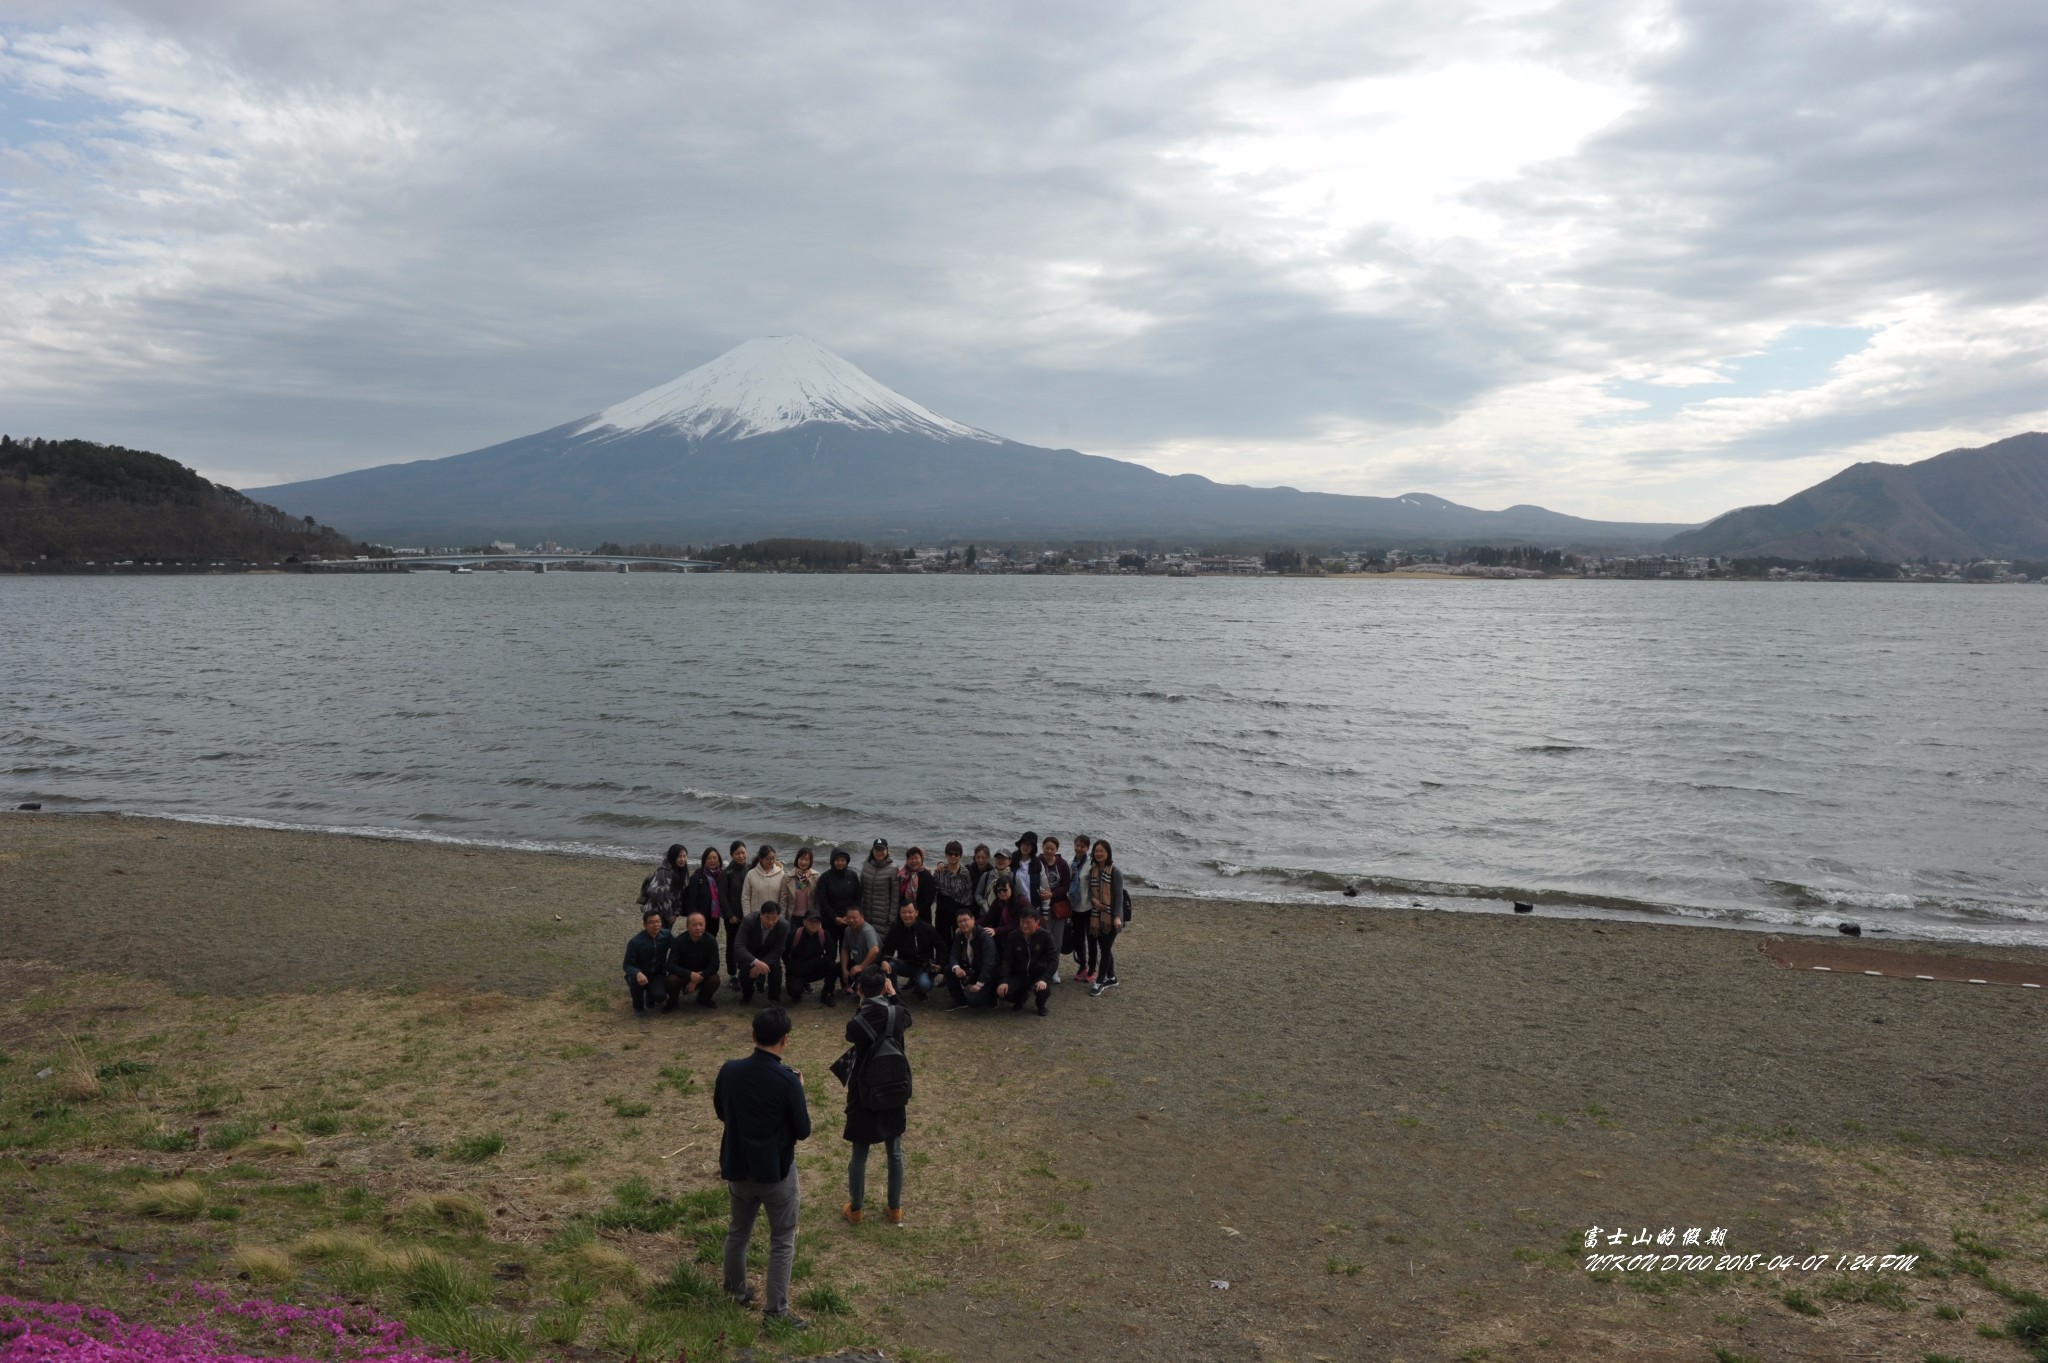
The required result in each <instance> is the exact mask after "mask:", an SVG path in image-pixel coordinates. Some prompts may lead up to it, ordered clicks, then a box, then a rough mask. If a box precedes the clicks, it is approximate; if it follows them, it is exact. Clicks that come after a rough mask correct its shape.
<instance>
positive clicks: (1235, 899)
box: [0, 808, 2048, 950]
mask: <svg viewBox="0 0 2048 1363" xmlns="http://www.w3.org/2000/svg"><path fill="white" fill-rule="evenodd" d="M9 817H14V818H29V819H134V820H140V821H147V822H162V823H170V824H177V825H181V826H188V827H200V828H243V829H251V830H255V831H261V832H276V833H287V834H304V835H307V836H312V837H323V838H350V839H360V840H364V841H369V842H389V843H400V844H411V845H418V846H427V847H447V848H452V849H456V850H459V851H477V852H507V853H518V854H521V855H531V856H543V857H567V858H588V859H590V860H593V861H602V862H612V863H620V864H630V865H634V866H646V865H651V864H652V862H653V860H654V859H655V857H656V856H657V853H655V852H654V851H652V850H650V849H644V848H625V847H618V846H613V845H608V844H604V843H590V842H578V841H574V840H563V841H551V840H547V839H536V838H510V837H508V838H493V837H481V836H479V837H463V836H458V835H455V834H450V833H441V832H436V831H434V830H432V829H410V828H391V827H386V826H381V825H344V824H301V823H292V822H288V821H285V820H279V819H264V818H260V817H256V816H244V815H234V814H168V813H160V812H155V811H144V810H133V809H119V808H116V809H70V810H51V809H42V810H33V811H27V810H19V809H11V808H10V809H6V810H0V822H4V820H5V819H7V818H9ZM816 846H817V847H820V848H822V847H823V846H824V844H823V843H819V844H816ZM1317 874H1326V873H1321V872H1318V873H1317ZM1331 878H1332V879H1336V877H1335V876H1332V877H1331ZM1133 883H1134V886H1135V887H1136V889H1137V890H1138V891H1140V892H1141V893H1140V895H1139V897H1140V899H1141V901H1142V900H1143V899H1152V898H1157V899H1186V900H1191V901H1195V902H1199V903H1214V904H1259V905H1272V906H1292V907H1297V908H1330V909H1358V910H1393V911H1421V912H1431V913H1451V914H1460V915H1465V914H1471V915H1477V916H1481V917H1487V916H1492V917H1499V916H1514V911H1513V909H1512V907H1511V905H1512V904H1513V903H1514V902H1516V901H1518V900H1519V901H1525V902H1530V903H1533V904H1534V905H1535V912H1534V915H1533V916H1535V917H1548V918H1553V919H1561V920H1573V921H1593V922H1603V923H1640V924H1644V925H1646V926H1661V927H1683V928H1707V929H1717V930H1722V931H1733V932H1750V933H1758V934H1763V935H1771V934H1781V935H1786V936H1797V937H1821V938H1829V937H1834V936H1836V935H1838V933H1839V929H1838V928H1837V927H1836V926H1835V924H1836V923H1837V922H1849V923H1854V924H1856V925H1857V926H1858V927H1859V928H1860V929H1861V932H1862V933H1864V934H1869V935H1870V936H1872V937H1874V938H1876V939H1878V940H1882V941H1888V942H1901V943H1916V944H1924V945H1938V946H1951V947H1970V948H1976V947H1982V948H1984V949H1987V950H1995V949H2004V948H2012V949H2018V950H2027V949H2048V923H2033V924H2029V923H2027V922H2026V921H2025V920H2013V922H2014V924H2015V926H2014V927H2013V928H2012V929H2009V930H2008V931H2009V932H2011V933H2013V934H2018V933H2021V932H2025V931H2026V930H2027V929H2028V928H2032V929H2034V930H2035V931H2036V933H2037V934H2038V935H2039V936H2040V937H2041V938H2042V940H2040V941H2038V942H2028V941H2017V940H2010V939H2004V940H2001V939H1997V938H1991V939H1987V938H1985V937H1983V936H1976V935H1970V930H1969V929H1956V930H1948V931H1944V930H1943V929H1941V928H1940V927H1937V926H1934V925H1928V924H1905V925H1893V924H1890V923H1886V922H1882V921H1876V922H1873V921H1872V920H1871V919H1870V918H1869V917H1867V916H1859V914H1858V912H1857V910H1858V907H1859V906H1856V905H1847V906H1843V907H1841V908H1839V909H1837V910H1835V911H1834V912H1833V913H1831V914H1830V915H1829V918H1828V919H1827V920H1823V921H1812V922H1809V921H1800V920H1797V919H1792V918H1790V917H1784V916H1781V917H1772V916H1770V915H1771V911H1770V910H1767V909H1763V908H1755V909H1750V910H1731V909H1721V908H1711V907H1707V906H1703V905H1689V904H1653V903H1648V902H1644V901H1638V900H1628V899H1626V898H1624V897H1622V896H1616V895H1600V894H1586V895H1574V894H1571V893H1570V892H1568V891H1555V890H1541V889H1528V888H1520V887H1513V886H1477V885H1473V886H1469V887H1468V886H1457V885H1446V884H1445V883H1443V882H1419V881H1403V880H1398V879H1391V878H1376V877H1372V876H1360V877H1358V878H1357V879H1356V880H1354V881H1353V882H1352V884H1353V885H1355V886H1356V887H1357V889H1358V891H1359V893H1358V894H1357V895H1355V896H1351V895H1346V894H1345V893H1344V892H1343V890H1342V889H1341V888H1327V889H1315V890H1300V891H1295V892H1293V893H1292V894H1289V893H1287V892H1284V891H1276V892H1273V893H1268V894H1259V893H1246V892H1244V891H1217V890H1193V889H1169V888H1164V887H1160V886H1155V885H1151V884H1148V883H1146V882H1145V881H1144V880H1143V879H1142V878H1137V879H1134V882H1133ZM1873 893H1874V892H1873ZM1779 912H1780V913H1781V914H1782V912H1783V911H1779ZM1864 912H1865V914H1867V913H1868V912H1870V910H1868V909H1866V910H1864ZM1745 915H1746V916H1745ZM1523 916H1530V915H1523ZM1985 931H1992V932H1996V931H1998V930H1997V929H1995V928H1987V929H1985ZM1841 935H1844V936H1847V935H1848V934H1841Z"/></svg>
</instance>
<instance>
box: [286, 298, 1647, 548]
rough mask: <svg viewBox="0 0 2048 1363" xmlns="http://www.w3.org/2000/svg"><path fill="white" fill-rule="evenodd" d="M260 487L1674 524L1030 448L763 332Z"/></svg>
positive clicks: (481, 521)
mask: <svg viewBox="0 0 2048 1363" xmlns="http://www.w3.org/2000/svg"><path fill="white" fill-rule="evenodd" d="M260 491H261V495H262V498H263V500H264V501H266V502H269V503H271V504H272V505H275V506H278V507H282V508H283V509H285V510H286V511H289V512H291V513H293V514H294V515H310V516H313V517H315V518H316V519H318V520H320V521H322V522H325V523H326V524H329V525H335V526H339V527H343V528H345V529H346V530H347V531H348V532H349V533H351V534H354V535H358V536H362V537H364V538H367V539H373V540H378V541H381V542H384V543H388V544H450V543H476V542H478V541H481V540H488V539H492V538H498V537H505V538H511V539H514V540H519V541H522V542H524V541H531V540H538V539H542V538H552V539H557V540H565V541H571V542H594V541H596V540H600V539H614V540H625V541H633V540H640V541H663V542H669V543H685V542H688V543H697V544H708V543H717V542H721V541H738V540H746V539H758V538H762V537H766V536H771V535H807V536H817V537H823V538H831V539H861V540H869V539H876V538H883V537H891V538H900V537H915V538H918V539H943V538H949V537H958V538H970V537H972V538H980V539H997V540H1001V539H1020V540H1024V539H1051V540H1063V539H1131V538H1137V537H1179V538H1191V537H1199V538H1206V539H1218V538H1243V539H1252V538H1268V539H1277V538H1287V537H1300V538H1308V537H1313V538H1316V539H1321V540H1341V541H1345V542H1351V543H1366V542H1370V541H1379V542H1385V543H1388V544H1419V543H1428V542H1436V541H1450V540H1456V541H1461V542H1465V543H1516V542H1530V541H1541V542H1543V543H1546V544H1573V545H1588V546H1591V545H1621V544H1648V543H1651V542H1654V541H1659V540H1662V539H1664V538H1666V537H1667V536H1669V535H1670V534H1672V533H1673V532H1674V531H1678V530H1682V529H1684V528H1686V527H1684V526H1680V525H1654V524H1653V525H1636V524H1624V523H1617V522H1607V521H1591V520H1581V519H1579V518H1578V517H1575V516H1565V515H1560V514H1558V513H1557V512H1553V511H1546V510H1544V509H1543V508H1542V507H1537V506H1516V507H1510V508H1508V509H1507V510H1505V511H1478V510H1474V509H1473V508H1471V507H1464V506H1459V505H1458V504H1456V503H1455V502H1448V501H1445V500H1444V499H1443V498H1441V497H1434V496H1430V495H1428V494H1426V493H1410V494H1408V495H1407V496H1403V497H1349V496H1341V495H1338V494H1334V493H1324V492H1300V491H1297V490H1296V489H1294V488H1287V487H1279V488H1254V487H1243V486H1238V485H1234V484H1229V483H1216V482H1212V481H1211V480H1209V479H1207V478H1203V477H1199V476H1197V475H1194V474H1181V475H1178V476H1169V475H1167V474H1163V473H1159V472H1157V471H1156V470H1153V469H1149V468H1146V467H1144V466H1143V465H1141V464H1132V463H1126V462H1124V461H1122V460H1117V459H1105V458H1102V457H1100V456H1097V455H1089V454H1081V453H1079V452H1078V451H1075V450H1050V449H1042V448H1039V447H1037V446H1034V445H1024V444H1019V443H1018V442H1016V441H1014V440H1006V439H1004V438H1003V437H1001V436H998V435H992V434H990V433H989V432H987V431H983V430H977V429H976V428H974V427H972V426H968V425H965V424H963V423H961V422H958V421H954V420H952V419H950V418H948V417H943V416H940V415H939V414H938V413H936V412H934V411H932V410H930V409H929V408H927V407H924V406H923V405H921V404H919V403H917V402H915V401H912V400H911V399H910V398H907V397H905V396H903V395H902V394H901V393H898V392H896V391H894V390H893V389H891V388H889V387H888V386H887V385H886V384H883V383H881V382H880V381H878V380H876V379H875V378H873V377H872V376H870V375H868V374H866V373H864V372H863V371H862V370H861V369H860V368H858V367H857V366H855V365H853V364H851V363H849V362H848V361H846V360H844V359H842V358H840V357H839V356H838V355H835V354H833V353H832V352H831V351H829V350H827V349H825V348H824V347H823V346H821V345H819V344H817V343H816V342H815V341H811V340H809V339H806V338H804V337H801V336H769V337H757V338H755V339H754V340H751V341H747V342H745V343H743V344H741V345H738V346H736V347H734V348H733V349H731V350H729V351H727V352H726V353H725V354H723V355H720V356H719V357H718V358H717V359H715V360H712V361H711V362H710V363H708V364H704V365H700V366H699V367H698V368H696V369H692V370H691V371H690V372H689V373H687V374H684V375H683V376H682V377H681V378H678V379H675V380H672V381H671V382H669V383H665V384H662V385H661V386H660V387H657V388H650V389H648V390H647V391H646V392H644V393H641V394H639V395H638V396H636V397H630V398H627V399H626V400H625V401H623V402H617V403H614V404H612V405H611V406H609V407H607V408H605V409H604V410H603V411H601V412H596V413H594V414H592V415H590V416H585V417H579V418H577V419H576V420H574V421H569V422H565V423H563V424H562V425H560V426H556V427H554V428H552V429H550V430H545V431H540V432H538V433H536V434H534V435H529V436H523V437H521V438H519V439H517V440H508V441H506V442H504V443H503V444H498V445H492V446H489V447H488V448H485V449H480V450H472V451H470V452H469V453H467V454H457V455H452V456H449V457H447V458H444V459H424V460H420V461H418V462H415V463H409V464H386V465H383V466H381V467H377V468H368V469H360V470H357V471H356V472H353V473H343V474H337V475H336V476H334V477H331V478H318V479H313V480H311V481H308V482H303V483H286V484H282V485H280V486H273V487H265V488H262V489H261V490H260Z"/></svg>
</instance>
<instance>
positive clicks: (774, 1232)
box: [711, 1005, 811, 1330]
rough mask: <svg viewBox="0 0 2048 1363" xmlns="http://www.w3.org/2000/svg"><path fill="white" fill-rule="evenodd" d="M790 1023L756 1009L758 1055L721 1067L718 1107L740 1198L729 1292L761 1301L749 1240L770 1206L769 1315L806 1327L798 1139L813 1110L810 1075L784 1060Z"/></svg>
mask: <svg viewBox="0 0 2048 1363" xmlns="http://www.w3.org/2000/svg"><path fill="white" fill-rule="evenodd" d="M789 1026H790V1023H789V1014H788V1013H787V1012H785V1011H783V1009H782V1008H781V1007H780V1006H779V1005H771V1006H770V1007H767V1008H763V1009H762V1010H761V1011H760V1012H758V1013H756V1014H754V1053H753V1054H752V1055H750V1056H748V1057H747V1058H746V1059H744V1060H728V1061H726V1062H725V1064H723V1065H721V1066H720V1067H719V1070H718V1080H717V1082H716V1083H714V1084H713V1085H712V1086H711V1108H712V1110H713V1111H714V1112H716V1113H717V1114H718V1117H719V1120H720V1121H722V1122H724V1123H725V1136H724V1138H723V1139H722V1140H721V1141H720V1142H719V1145H718V1172H719V1175H720V1176H721V1177H722V1178H724V1179H725V1189H726V1195H727V1197H728V1198H729V1199H730V1200H731V1204H732V1220H731V1223H730V1225H729V1226H728V1228H727V1230H726V1233H725V1292H726V1295H727V1296H729V1297H731V1298H732V1299H733V1300H734V1301H736V1302H738V1303H739V1304H740V1305H742V1306H752V1305H753V1304H754V1293H753V1290H752V1289H751V1288H749V1287H748V1286H747V1241H748V1240H749V1239H751V1238H752V1237H753V1234H754V1217H755V1215H756V1214H757V1213H758V1212H759V1211H760V1210H761V1209H762V1208H763V1207H766V1208H767V1209H768V1273H767V1280H766V1282H765V1283H764V1284H763V1286H764V1288H765V1290H766V1296H767V1299H768V1300H767V1303H766V1312H767V1318H768V1320H769V1321H771V1322H774V1321H780V1322H782V1323H783V1324H784V1325H786V1326H788V1327H790V1328H792V1329H797V1330H802V1329H806V1328H808V1327H809V1324H810V1322H808V1321H806V1320H804V1319H803V1318H802V1317H800V1316H796V1315H792V1314H791V1313H790V1309H789V1274H790V1269H791V1268H792V1267H794V1266H795V1264H796V1218H797V1209H798V1202H799V1193H798V1189H797V1177H796V1143H797V1142H798V1141H801V1140H806V1139H808V1138H809V1137H810V1134H811V1109H810V1105H809V1104H808V1103H806V1102H805V1101H804V1077H803V1075H801V1074H799V1073H798V1072H797V1071H795V1070H793V1069H791V1068H790V1067H789V1066H787V1065H785V1064H783V1063H782V1053H783V1051H784V1050H786V1049H787V1048H788V1046H789Z"/></svg>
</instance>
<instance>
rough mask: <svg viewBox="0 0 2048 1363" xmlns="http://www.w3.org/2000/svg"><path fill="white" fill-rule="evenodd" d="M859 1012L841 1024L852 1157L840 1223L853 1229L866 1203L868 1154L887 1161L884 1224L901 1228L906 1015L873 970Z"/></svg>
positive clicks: (865, 978)
mask: <svg viewBox="0 0 2048 1363" xmlns="http://www.w3.org/2000/svg"><path fill="white" fill-rule="evenodd" d="M859 988H860V1007H859V1008H858V1009H856V1010H855V1011H854V1015H853V1016H852V1017H851V1018H849V1019H848V1020H847V1023H846V1039H847V1040H848V1041H849V1042H851V1043H852V1044H853V1052H852V1061H853V1068H852V1071H851V1073H850V1074H849V1075H848V1076H847V1083H846V1130H845V1131H844V1132H843V1133H842V1134H843V1135H844V1136H845V1137H846V1139H847V1140H848V1141H850V1142H851V1143H852V1145H853V1157H852V1158H851V1159H849V1160H848V1161H847V1163H846V1193H847V1197H848V1199H849V1200H848V1202H847V1204H846V1209H845V1212H844V1213H843V1214H844V1216H845V1217H846V1219H847V1220H848V1221H850V1222H852V1223H853V1224H854V1225H856V1226H858V1225H859V1224H860V1221H861V1206H862V1203H863V1202H864V1201H865V1200H866V1194H867V1173H868V1150H869V1148H870V1147H871V1146H874V1145H877V1144H879V1145H883V1146H885V1147H886V1148H887V1150H888V1156H889V1224H890V1225H892V1226H900V1225H902V1224H903V1132H904V1130H905V1128H906V1127H907V1126H908V1125H909V1117H910V1061H909V1059H908V1058H907V1057H906V1056H905V1055H904V1053H903V1034H904V1033H905V1032H907V1031H909V1030H910V1025H911V1017H910V1010H909V1009H908V1008H905V1007H903V1006H902V1005H901V1004H899V1003H897V1002H896V986H895V984H894V982H892V981H891V980H890V979H889V978H888V977H887V976H885V975H884V974H882V972H881V971H879V970H870V971H868V972H866V973H865V974H863V975H862V976H861V977H860V985H859Z"/></svg>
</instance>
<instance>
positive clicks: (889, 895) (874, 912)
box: [860, 838, 896, 931]
mask: <svg viewBox="0 0 2048 1363" xmlns="http://www.w3.org/2000/svg"><path fill="white" fill-rule="evenodd" d="M860 906H861V909H862V910H863V911H864V912H865V914H866V916H867V921H868V923H869V924H870V925H871V926H873V927H874V928H875V929H876V930H877V931H880V930H881V929H882V928H886V927H888V926H889V924H891V923H893V922H895V921H896V862H895V860H894V859H893V858H892V857H890V855H889V840H888V839H887V838H876V839H875V845H874V846H873V847H871V848H869V849H868V859H867V860H866V861H864V862H862V863H861V864H860Z"/></svg>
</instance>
